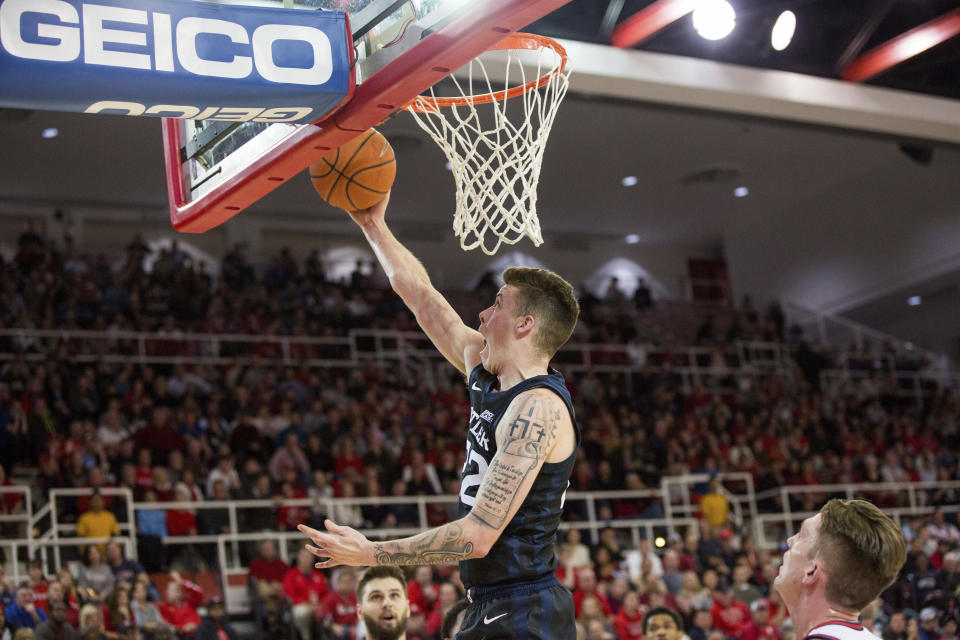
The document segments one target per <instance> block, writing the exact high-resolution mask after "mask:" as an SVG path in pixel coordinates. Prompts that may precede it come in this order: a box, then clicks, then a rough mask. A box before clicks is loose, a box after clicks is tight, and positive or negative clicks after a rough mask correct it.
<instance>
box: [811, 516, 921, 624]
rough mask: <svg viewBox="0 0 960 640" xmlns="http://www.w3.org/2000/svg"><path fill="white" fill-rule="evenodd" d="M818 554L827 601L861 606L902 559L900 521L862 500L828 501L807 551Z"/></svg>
mask: <svg viewBox="0 0 960 640" xmlns="http://www.w3.org/2000/svg"><path fill="white" fill-rule="evenodd" d="M816 556H819V557H820V558H822V559H823V563H824V567H825V570H826V575H827V584H826V595H827V600H828V601H830V602H831V603H832V604H834V605H837V606H840V607H844V608H846V609H852V610H855V611H860V610H862V609H863V608H864V607H866V606H867V605H868V604H870V603H871V602H873V600H875V599H876V598H877V596H879V595H880V593H881V592H882V591H883V590H884V589H886V588H887V587H889V586H890V585H891V584H892V583H893V581H894V580H896V579H897V574H898V573H900V568H901V567H902V566H903V563H904V562H905V561H906V559H907V546H906V543H905V542H904V540H903V533H902V532H901V531H900V527H898V526H897V525H896V523H895V522H894V521H893V520H891V519H890V518H889V517H888V516H887V515H886V514H885V513H883V512H882V511H880V509H878V508H877V507H876V506H874V505H873V504H871V503H870V502H867V501H866V500H839V499H834V500H831V501H830V502H828V503H827V504H826V505H824V507H823V508H822V509H821V510H820V531H819V533H818V535H817V545H816V548H814V549H813V551H812V552H811V557H816Z"/></svg>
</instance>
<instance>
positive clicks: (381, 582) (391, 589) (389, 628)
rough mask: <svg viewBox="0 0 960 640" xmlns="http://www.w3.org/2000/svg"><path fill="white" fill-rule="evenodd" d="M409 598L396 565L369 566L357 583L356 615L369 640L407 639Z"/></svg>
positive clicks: (405, 581)
mask: <svg viewBox="0 0 960 640" xmlns="http://www.w3.org/2000/svg"><path fill="white" fill-rule="evenodd" d="M409 617H410V601H409V600H407V580H406V578H404V576H403V570H402V569H400V568H398V567H371V568H369V569H367V570H366V571H364V572H363V575H362V576H361V577H360V582H359V583H357V618H358V619H359V620H360V623H361V624H362V625H363V626H364V628H365V629H366V631H367V634H366V637H367V638H370V640H406V638H407V618H409Z"/></svg>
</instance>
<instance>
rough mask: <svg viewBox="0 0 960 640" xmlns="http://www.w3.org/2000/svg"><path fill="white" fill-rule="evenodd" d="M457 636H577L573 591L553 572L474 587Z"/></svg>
mask: <svg viewBox="0 0 960 640" xmlns="http://www.w3.org/2000/svg"><path fill="white" fill-rule="evenodd" d="M467 599H468V600H469V601H470V605H469V606H468V607H467V610H466V612H465V613H464V616H463V624H462V625H461V626H460V632H459V633H458V634H457V635H456V640H501V639H502V640H507V639H510V640H576V638H577V628H576V621H575V619H574V615H573V595H572V594H571V593H570V590H569V589H567V588H566V587H565V586H563V585H562V584H560V583H559V582H558V581H557V577H556V576H555V575H554V574H553V573H549V574H547V575H546V576H544V577H542V578H538V579H535V580H528V581H524V582H510V583H506V584H496V585H485V586H479V587H473V588H471V589H470V590H469V591H468V592H467Z"/></svg>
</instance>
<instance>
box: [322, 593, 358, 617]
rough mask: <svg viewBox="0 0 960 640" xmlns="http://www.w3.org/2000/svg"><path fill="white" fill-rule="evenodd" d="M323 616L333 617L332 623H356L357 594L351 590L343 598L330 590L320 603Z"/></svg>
mask: <svg viewBox="0 0 960 640" xmlns="http://www.w3.org/2000/svg"><path fill="white" fill-rule="evenodd" d="M321 607H322V609H323V615H324V616H330V617H331V618H333V622H334V624H356V623H357V596H356V594H354V593H353V592H352V591H351V592H350V594H349V595H348V596H347V597H346V598H344V597H343V596H341V595H340V594H339V593H337V592H336V591H331V592H330V593H328V594H327V597H325V598H324V599H323V602H322V603H321Z"/></svg>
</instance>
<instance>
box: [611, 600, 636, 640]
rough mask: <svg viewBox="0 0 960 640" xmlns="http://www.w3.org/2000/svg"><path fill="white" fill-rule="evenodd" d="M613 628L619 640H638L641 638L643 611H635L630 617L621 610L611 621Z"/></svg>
mask: <svg viewBox="0 0 960 640" xmlns="http://www.w3.org/2000/svg"><path fill="white" fill-rule="evenodd" d="M613 628H614V629H615V630H616V632H617V638H618V639H619V640H640V638H642V637H643V611H640V609H637V611H636V613H634V614H633V615H632V616H631V615H629V614H628V613H627V610H626V609H624V608H622V607H621V609H620V613H618V614H617V617H616V618H614V619H613Z"/></svg>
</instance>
